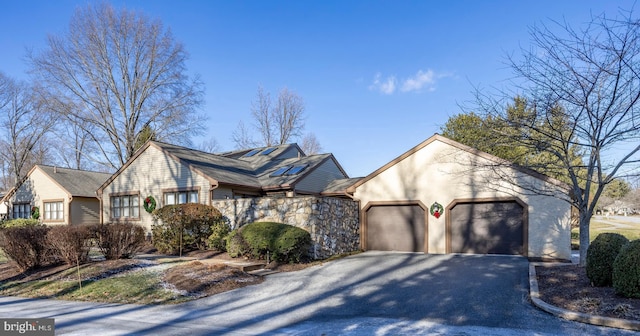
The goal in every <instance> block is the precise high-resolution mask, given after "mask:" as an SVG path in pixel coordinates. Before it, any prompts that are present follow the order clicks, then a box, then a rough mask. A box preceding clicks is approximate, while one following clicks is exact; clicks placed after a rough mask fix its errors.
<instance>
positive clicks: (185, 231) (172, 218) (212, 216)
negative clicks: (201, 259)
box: [151, 203, 222, 254]
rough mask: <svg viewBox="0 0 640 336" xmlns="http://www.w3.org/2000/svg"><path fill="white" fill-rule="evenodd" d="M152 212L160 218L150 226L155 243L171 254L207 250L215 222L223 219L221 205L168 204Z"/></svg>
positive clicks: (164, 251) (159, 249) (160, 248)
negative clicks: (215, 206) (218, 206)
mask: <svg viewBox="0 0 640 336" xmlns="http://www.w3.org/2000/svg"><path fill="white" fill-rule="evenodd" d="M153 215H154V217H155V218H156V220H157V221H156V223H155V224H153V225H152V226H151V233H152V236H153V245H154V246H155V247H156V248H157V249H158V251H160V252H161V253H169V254H176V253H178V252H179V251H180V250H183V251H185V250H187V251H188V250H194V249H200V250H204V249H205V247H206V245H207V242H208V238H209V237H210V236H211V234H212V226H213V225H215V224H216V223H218V222H220V221H221V220H222V215H221V214H220V211H219V210H218V209H216V208H214V207H212V206H210V205H205V204H197V203H188V204H178V205H167V206H164V207H162V208H160V209H156V210H155V211H154V212H153Z"/></svg>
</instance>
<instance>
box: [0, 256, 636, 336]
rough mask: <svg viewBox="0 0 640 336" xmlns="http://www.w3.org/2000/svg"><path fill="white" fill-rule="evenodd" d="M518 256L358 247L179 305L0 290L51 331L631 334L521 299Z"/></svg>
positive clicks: (522, 265)
mask: <svg viewBox="0 0 640 336" xmlns="http://www.w3.org/2000/svg"><path fill="white" fill-rule="evenodd" d="M528 268H529V263H528V261H527V260H526V259H525V258H521V257H509V256H467V255H465V256H459V255H424V254H411V253H407V254H403V253H381V252H367V253H362V254H359V255H354V256H351V257H348V258H344V259H341V260H337V261H334V262H331V263H327V264H325V265H322V266H315V267H311V268H308V269H306V270H303V271H299V272H293V273H278V274H274V275H270V276H268V277H267V278H266V281H265V282H263V283H262V284H259V285H256V286H249V287H245V288H241V289H238V290H234V291H231V292H226V293H222V294H218V295H215V296H212V297H208V298H204V299H200V300H197V301H193V302H189V303H186V304H181V305H172V306H138V305H116V304H95V303H78V302H64V301H54V300H33V299H22V298H13V297H3V298H0V316H1V317H5V318H18V317H31V318H33V317H36V318H38V317H42V318H44V317H53V318H55V319H56V331H57V334H60V335H86V334H95V335H187V334H188V335H257V334H272V335H338V334H339V335H449V334H456V335H576V336H578V335H580V336H582V335H632V334H636V333H634V332H630V331H625V330H618V329H612V328H605V327H597V326H592V325H587V324H582V323H578V322H571V321H566V320H562V319H559V318H557V317H555V316H553V315H550V314H547V313H545V312H543V311H541V310H538V309H536V308H534V307H533V306H532V305H531V303H530V302H529V301H528V289H529V286H528Z"/></svg>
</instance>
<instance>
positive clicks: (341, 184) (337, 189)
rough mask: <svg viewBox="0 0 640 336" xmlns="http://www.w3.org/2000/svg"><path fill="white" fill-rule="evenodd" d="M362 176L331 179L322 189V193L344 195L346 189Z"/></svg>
mask: <svg viewBox="0 0 640 336" xmlns="http://www.w3.org/2000/svg"><path fill="white" fill-rule="evenodd" d="M362 179H363V177H353V178H346V179H339V180H333V181H332V182H331V183H329V185H327V186H326V187H325V188H324V190H323V191H322V194H323V195H344V194H345V193H346V192H347V189H348V188H349V187H351V186H352V185H354V184H356V183H357V182H358V181H360V180H362Z"/></svg>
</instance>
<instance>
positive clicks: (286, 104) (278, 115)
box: [272, 88, 305, 145]
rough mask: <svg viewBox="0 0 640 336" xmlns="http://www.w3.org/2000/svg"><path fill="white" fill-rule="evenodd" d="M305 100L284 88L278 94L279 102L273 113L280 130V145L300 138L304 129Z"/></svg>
mask: <svg viewBox="0 0 640 336" xmlns="http://www.w3.org/2000/svg"><path fill="white" fill-rule="evenodd" d="M304 109H305V107H304V100H302V97H300V96H298V95H297V94H296V93H295V92H293V91H289V89H287V88H284V89H282V90H280V93H279V94H278V102H277V103H276V106H275V107H274V110H273V111H272V114H273V119H274V122H275V124H276V127H277V129H278V138H279V139H278V141H279V144H281V145H282V144H286V143H287V142H289V140H290V139H293V138H297V137H299V136H300V135H301V134H302V133H301V132H302V130H303V129H304Z"/></svg>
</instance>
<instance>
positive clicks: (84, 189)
mask: <svg viewBox="0 0 640 336" xmlns="http://www.w3.org/2000/svg"><path fill="white" fill-rule="evenodd" d="M36 169H39V170H41V171H42V172H43V173H44V174H45V175H47V176H48V177H49V178H50V179H51V181H52V182H54V183H56V184H57V185H58V186H60V188H62V189H63V190H64V191H66V192H67V194H69V196H71V197H96V196H97V195H96V190H97V189H98V188H99V187H100V186H101V185H102V183H104V181H106V180H107V179H108V178H109V177H110V176H111V174H109V173H99V172H92V171H87V170H79V169H71V168H61V167H54V166H46V165H35V166H33V168H31V170H30V171H29V172H28V173H27V175H26V176H25V178H24V179H23V180H22V181H21V182H20V183H19V184H18V185H17V186H16V187H14V188H11V190H9V191H8V192H7V194H6V195H4V197H3V198H2V200H0V202H5V201H7V200H8V199H9V198H11V197H12V196H13V194H15V192H16V191H17V190H18V188H20V186H21V185H22V184H23V183H24V182H25V181H26V180H27V179H28V178H29V176H30V175H31V173H33V171H34V170H36Z"/></svg>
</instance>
